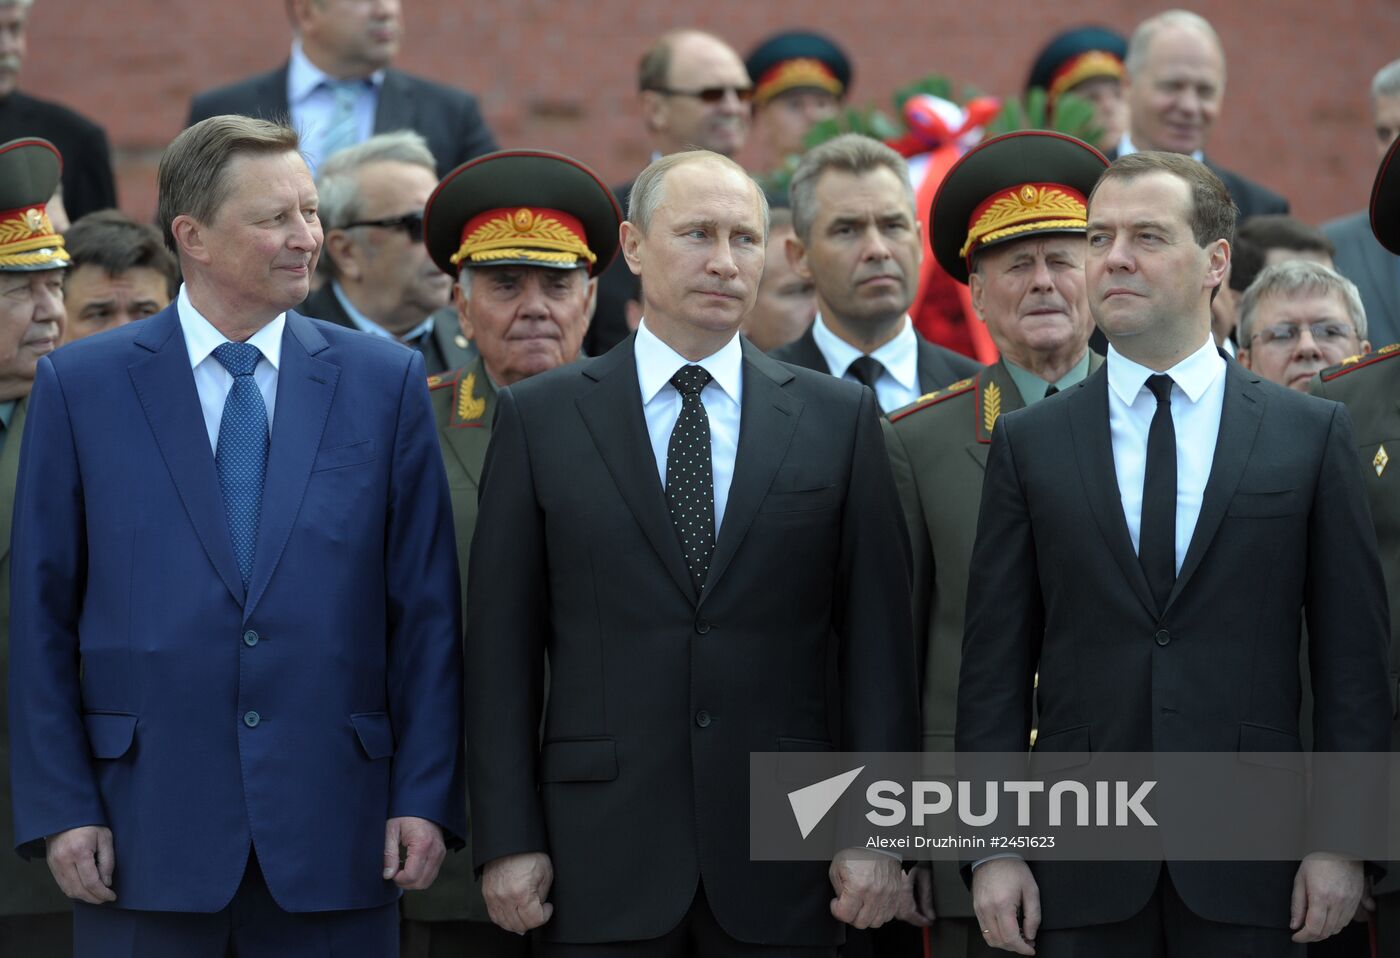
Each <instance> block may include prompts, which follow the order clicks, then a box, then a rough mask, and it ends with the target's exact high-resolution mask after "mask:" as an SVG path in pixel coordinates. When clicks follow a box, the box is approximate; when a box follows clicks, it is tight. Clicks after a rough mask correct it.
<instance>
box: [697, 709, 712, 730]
mask: <svg viewBox="0 0 1400 958" xmlns="http://www.w3.org/2000/svg"><path fill="white" fill-rule="evenodd" d="M695 724H696V725H698V726H700V727H701V728H709V727H710V713H709V712H706V711H705V710H704V709H701V710H700V711H698V712H696V713H695Z"/></svg>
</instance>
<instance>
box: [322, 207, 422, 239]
mask: <svg viewBox="0 0 1400 958" xmlns="http://www.w3.org/2000/svg"><path fill="white" fill-rule="evenodd" d="M356 226H379V227H383V228H384V229H386V230H403V231H404V232H405V233H407V234H408V239H409V242H411V243H421V242H423V214H422V212H418V213H405V214H403V215H402V216H390V217H388V218H387V219H382V220H360V221H359V222H358V223H346V224H345V226H343V227H342V229H347V230H348V229H353V228H355V227H356Z"/></svg>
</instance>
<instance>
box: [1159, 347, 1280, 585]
mask: <svg viewBox="0 0 1400 958" xmlns="http://www.w3.org/2000/svg"><path fill="white" fill-rule="evenodd" d="M1258 383H1259V378H1258V377H1257V376H1255V375H1253V374H1252V373H1250V372H1249V371H1248V370H1246V369H1245V368H1244V367H1243V366H1241V365H1239V364H1238V363H1236V362H1233V361H1229V360H1227V361H1226V364H1225V407H1224V409H1223V410H1222V411H1221V413H1220V435H1219V437H1218V438H1217V440H1216V443H1215V457H1214V459H1213V460H1212V461H1211V465H1210V477H1209V478H1208V479H1207V480H1206V489H1205V494H1204V495H1203V496H1202V499H1201V514H1200V517H1199V518H1198V519H1197V520H1196V528H1195V531H1193V532H1192V533H1191V544H1190V545H1189V546H1188V547H1187V550H1186V558H1185V559H1184V560H1183V561H1182V563H1181V571H1180V572H1179V573H1177V577H1176V585H1175V586H1173V588H1172V592H1171V596H1170V597H1169V598H1168V599H1167V608H1168V609H1170V608H1171V605H1172V603H1173V602H1174V601H1176V597H1177V596H1178V595H1180V594H1181V590H1182V589H1184V588H1185V587H1186V583H1187V582H1188V581H1189V580H1190V578H1191V574H1192V573H1193V572H1195V571H1196V567H1197V566H1199V565H1200V564H1201V558H1202V557H1203V556H1204V555H1205V552H1206V550H1207V549H1209V548H1210V543H1211V540H1212V539H1214V538H1215V533H1216V531H1217V530H1218V529H1219V528H1220V521H1221V520H1222V519H1224V518H1225V510H1226V509H1227V508H1228V507H1229V505H1230V499H1231V498H1232V497H1233V496H1234V494H1235V489H1236V488H1237V487H1238V486H1239V484H1240V478H1241V477H1242V476H1243V475H1244V467H1245V465H1246V464H1248V462H1249V454H1250V452H1251V450H1253V448H1254V437H1255V436H1256V435H1258V433H1259V420H1260V418H1261V417H1262V416H1263V414H1264V404H1265V399H1264V395H1263V392H1262V391H1261V390H1260V389H1259V385H1258Z"/></svg>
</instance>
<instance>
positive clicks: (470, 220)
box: [423, 150, 622, 276]
mask: <svg viewBox="0 0 1400 958" xmlns="http://www.w3.org/2000/svg"><path fill="white" fill-rule="evenodd" d="M621 224H622V209H621V207H619V206H618V205H617V198H616V197H614V196H613V193H612V190H610V189H608V188H607V186H605V185H604V184H603V181H602V180H601V179H599V178H598V174H597V173H594V172H593V171H592V170H590V169H589V168H588V167H586V166H584V165H583V164H582V163H580V162H579V161H578V160H575V159H573V158H572V157H568V156H564V155H563V154H562V153H550V152H548V151H546V150H500V151H498V152H496V153H488V154H486V155H485V156H479V157H477V158H476V159H474V160H470V161H468V162H466V163H463V164H462V165H461V166H459V167H457V168H456V169H455V170H453V171H452V172H451V173H448V174H447V175H446V176H445V177H443V179H442V182H441V183H439V184H438V185H437V189H435V190H433V195H432V196H430V197H428V203H427V206H426V208H425V209H424V211H423V242H424V243H425V244H426V245H427V247H428V255H429V256H431V257H432V259H433V262H434V263H436V264H437V265H438V268H439V269H441V270H442V271H443V272H444V273H448V274H450V275H453V276H455V275H457V270H458V269H459V268H460V267H462V266H507V265H517V266H548V267H553V268H555V269H574V268H576V267H579V266H586V267H588V270H589V272H590V273H591V274H592V275H594V276H596V275H598V274H599V273H600V272H602V271H603V269H604V268H606V267H607V265H608V264H609V263H611V262H612V259H613V256H614V255H616V253H617V247H618V237H617V232H618V227H619V226H621Z"/></svg>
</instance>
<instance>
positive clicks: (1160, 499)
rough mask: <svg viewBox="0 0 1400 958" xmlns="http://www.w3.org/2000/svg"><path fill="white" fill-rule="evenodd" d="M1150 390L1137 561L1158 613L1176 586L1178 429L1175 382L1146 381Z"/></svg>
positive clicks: (1165, 379)
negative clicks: (1153, 405) (1152, 402)
mask: <svg viewBox="0 0 1400 958" xmlns="http://www.w3.org/2000/svg"><path fill="white" fill-rule="evenodd" d="M1147 388H1148V389H1150V390H1152V395H1153V396H1155V397H1157V411H1156V412H1155V413H1153V414H1152V427H1151V429H1149V430H1148V433H1147V469H1146V473H1145V475H1144V476H1143V480H1142V525H1141V528H1140V529H1139V532H1138V559H1139V561H1140V562H1142V571H1143V572H1145V573H1146V574H1147V585H1148V587H1149V588H1151V589H1152V597H1153V598H1154V599H1156V600H1157V612H1158V614H1161V613H1162V612H1163V611H1165V610H1166V605H1167V597H1168V596H1170V595H1171V591H1172V585H1173V584H1175V582H1176V427H1175V426H1174V425H1173V424H1172V399H1171V397H1172V378H1171V377H1170V376H1166V375H1163V374H1160V373H1159V374H1157V375H1156V376H1149V377H1147Z"/></svg>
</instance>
